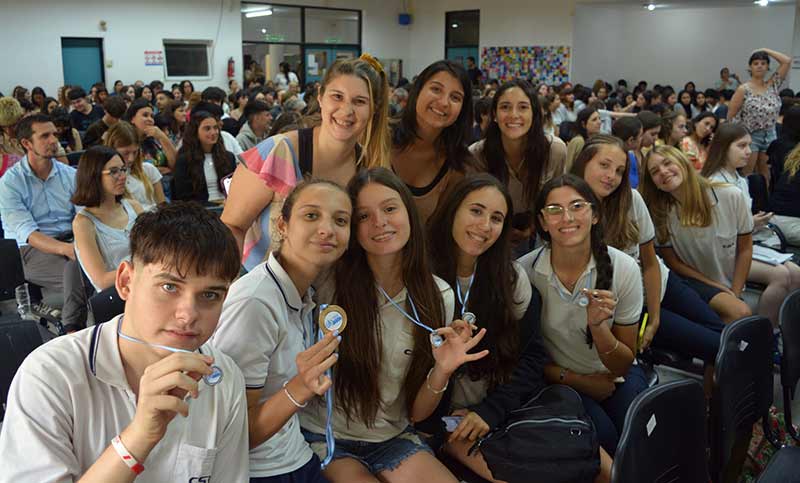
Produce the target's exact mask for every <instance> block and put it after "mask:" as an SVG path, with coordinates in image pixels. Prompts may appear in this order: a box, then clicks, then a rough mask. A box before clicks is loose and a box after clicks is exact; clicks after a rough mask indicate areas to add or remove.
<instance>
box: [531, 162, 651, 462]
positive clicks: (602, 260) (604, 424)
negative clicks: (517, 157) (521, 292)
mask: <svg viewBox="0 0 800 483" xmlns="http://www.w3.org/2000/svg"><path fill="white" fill-rule="evenodd" d="M534 213H535V214H536V231H537V234H538V235H539V236H540V237H542V239H543V240H544V242H545V246H544V247H542V248H540V249H538V250H535V251H533V252H531V253H529V254H527V255H525V256H524V257H522V258H520V259H519V262H520V264H522V266H523V267H524V268H525V270H526V272H527V274H528V278H529V279H530V281H531V283H532V284H533V286H534V287H536V289H537V290H538V291H539V293H540V294H541V296H542V315H541V320H542V335H543V336H544V345H545V348H546V349H547V352H548V353H549V355H550V360H551V361H552V362H550V363H549V364H547V365H546V366H545V378H546V380H547V381H548V382H550V383H558V384H566V385H568V386H571V387H572V388H574V389H575V390H577V391H578V392H579V393H580V394H581V398H582V399H583V403H584V406H585V407H586V410H587V412H588V413H589V416H591V418H592V420H593V421H594V424H595V427H596V428H597V433H598V436H599V439H600V445H601V446H602V447H603V448H604V449H605V450H606V451H607V452H608V453H609V454H611V455H613V454H614V452H615V451H616V446H617V443H618V440H619V434H620V432H621V430H622V425H623V422H624V420H625V413H626V412H627V410H628V407H629V406H630V404H631V402H633V399H634V398H635V397H636V395H637V394H639V393H640V392H641V391H643V390H644V389H645V388H646V387H647V383H646V381H645V377H644V373H643V372H642V370H641V368H639V366H635V365H633V360H634V354H635V351H636V336H637V332H638V325H639V315H640V313H641V309H642V304H643V298H642V282H641V280H642V275H641V271H640V270H639V267H638V265H637V264H636V261H635V260H634V259H633V258H631V257H630V256H628V255H626V254H625V253H624V252H622V251H620V250H617V249H616V248H613V247H609V246H607V245H606V244H605V241H604V238H603V224H602V217H601V211H600V201H599V200H598V199H597V197H596V196H595V195H594V193H593V192H592V189H591V188H590V187H589V185H588V184H586V182H585V181H584V180H582V179H581V178H579V177H577V176H575V175H571V174H567V175H563V176H560V177H558V178H554V179H552V180H550V181H549V182H547V183H546V184H545V185H544V187H543V188H542V190H541V191H540V192H539V196H538V197H537V199H536V203H535V211H534Z"/></svg>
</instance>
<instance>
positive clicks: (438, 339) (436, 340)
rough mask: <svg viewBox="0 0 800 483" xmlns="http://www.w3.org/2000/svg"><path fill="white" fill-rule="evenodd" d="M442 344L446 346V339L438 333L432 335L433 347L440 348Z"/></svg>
mask: <svg viewBox="0 0 800 483" xmlns="http://www.w3.org/2000/svg"><path fill="white" fill-rule="evenodd" d="M442 344H444V337H442V336H441V335H439V334H436V333H431V345H432V346H433V347H435V348H439V347H441V346H442Z"/></svg>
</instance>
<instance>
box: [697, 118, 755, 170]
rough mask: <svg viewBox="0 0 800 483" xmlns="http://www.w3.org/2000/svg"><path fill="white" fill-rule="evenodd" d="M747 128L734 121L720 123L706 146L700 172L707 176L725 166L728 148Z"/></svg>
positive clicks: (745, 134) (743, 134)
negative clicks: (705, 153)
mask: <svg viewBox="0 0 800 483" xmlns="http://www.w3.org/2000/svg"><path fill="white" fill-rule="evenodd" d="M747 134H748V132H747V129H746V128H745V127H744V126H743V125H741V124H738V123H735V122H726V123H722V124H720V126H719V128H718V129H717V132H716V133H715V134H714V139H713V140H712V141H711V146H710V147H709V148H708V158H707V159H706V162H705V164H703V169H702V170H701V171H700V174H701V175H702V176H703V177H705V178H708V177H710V176H711V175H712V174H714V173H716V172H717V171H719V170H721V169H723V168H725V165H727V164H728V150H729V149H730V147H731V144H733V143H735V142H736V141H738V140H739V139H741V138H743V137H745V136H747Z"/></svg>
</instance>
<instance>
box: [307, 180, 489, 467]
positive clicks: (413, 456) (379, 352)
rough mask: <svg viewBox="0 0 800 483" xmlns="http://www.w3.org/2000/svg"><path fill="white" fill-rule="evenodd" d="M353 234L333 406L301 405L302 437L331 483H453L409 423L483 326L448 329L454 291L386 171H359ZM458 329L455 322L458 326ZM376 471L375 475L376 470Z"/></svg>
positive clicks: (433, 399)
mask: <svg viewBox="0 0 800 483" xmlns="http://www.w3.org/2000/svg"><path fill="white" fill-rule="evenodd" d="M348 191H349V193H350V198H351V200H352V201H353V203H354V206H355V210H354V217H353V227H352V230H353V235H354V236H353V237H351V240H350V247H349V249H348V251H347V252H346V253H345V255H344V257H343V258H342V260H340V261H339V262H338V263H337V265H336V269H335V273H334V277H333V278H334V281H335V285H336V286H335V289H334V292H333V293H334V295H333V300H335V301H336V303H337V304H338V305H339V306H341V307H342V309H343V310H344V311H345V312H346V313H347V317H348V319H349V323H348V326H347V331H346V332H345V333H344V335H343V340H342V342H341V345H340V352H339V354H340V358H339V361H338V363H337V364H336V368H335V372H334V378H333V380H334V390H333V393H334V395H335V409H333V413H332V416H331V417H329V416H328V414H326V413H327V411H326V407H325V405H324V404H322V403H321V401H319V400H317V401H315V402H314V403H313V404H311V405H309V407H308V408H307V409H306V410H305V411H303V413H302V415H301V422H302V425H303V429H304V434H305V436H306V440H307V441H308V442H309V443H310V444H311V448H312V449H313V450H314V451H315V452H316V453H317V454H318V455H319V456H321V457H323V456H325V455H326V453H327V451H329V450H330V444H326V438H325V435H324V433H325V432H326V429H327V428H326V427H332V433H333V437H334V438H335V449H334V450H333V453H332V455H331V457H332V461H331V463H330V465H329V466H327V468H326V469H325V470H324V475H325V476H326V477H327V478H328V479H330V480H331V481H334V482H339V481H341V482H351V481H378V479H380V480H381V481H389V482H392V481H417V480H419V479H421V478H423V477H424V478H425V479H426V481H430V482H455V481H456V480H455V478H454V477H453V476H452V475H451V474H450V472H449V471H448V470H447V469H446V468H445V467H444V465H442V464H441V463H440V462H439V461H438V460H437V459H436V458H435V457H434V455H433V453H432V451H431V449H430V448H429V447H428V446H427V445H426V444H425V443H424V442H422V440H421V439H420V437H419V436H418V435H417V434H416V432H415V431H414V430H413V429H412V427H411V426H410V424H411V423H413V422H414V421H421V420H423V419H425V418H427V417H428V416H429V415H430V414H431V413H432V412H433V411H434V409H435V408H436V406H437V405H438V403H439V401H440V399H441V396H442V393H444V391H445V390H446V388H447V385H448V380H449V377H450V375H451V374H453V372H455V370H456V369H458V367H459V366H461V365H462V364H464V363H465V362H470V361H476V360H478V359H481V358H482V357H484V356H486V355H487V353H488V351H486V350H484V351H480V352H477V353H474V354H468V353H467V352H468V351H469V350H471V349H472V348H474V347H475V346H476V345H477V344H478V343H479V342H480V340H481V339H482V338H483V336H484V334H485V333H486V331H485V330H481V331H480V332H478V334H476V335H475V336H474V337H473V336H472V335H471V331H470V330H469V329H468V328H467V327H466V324H464V323H463V322H460V324H458V325H456V327H452V326H451V327H446V326H445V325H446V324H447V322H448V321H450V320H452V316H453V309H454V307H453V305H454V301H453V291H452V289H450V287H449V286H448V285H447V283H446V282H444V281H443V280H441V279H438V278H436V277H434V276H433V275H431V269H430V267H429V266H428V262H427V253H426V251H425V234H424V231H423V226H422V222H421V221H420V216H419V214H418V213H417V210H416V207H415V205H414V200H413V198H412V195H411V192H410V191H409V190H408V188H407V187H406V186H405V184H403V182H402V181H401V180H400V179H399V178H398V177H397V176H395V175H394V174H392V173H391V172H390V171H389V170H387V169H384V168H373V169H371V170H362V171H361V172H360V173H359V174H357V175H356V177H355V178H353V180H352V181H351V182H350V184H349V185H348ZM457 329H458V330H457ZM373 475H374V476H373Z"/></svg>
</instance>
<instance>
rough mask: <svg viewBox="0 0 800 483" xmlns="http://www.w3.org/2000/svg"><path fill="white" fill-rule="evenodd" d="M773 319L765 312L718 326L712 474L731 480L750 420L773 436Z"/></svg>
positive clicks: (771, 438) (738, 466)
mask: <svg viewBox="0 0 800 483" xmlns="http://www.w3.org/2000/svg"><path fill="white" fill-rule="evenodd" d="M772 389H773V376H772V324H771V323H770V321H769V320H768V319H767V318H765V317H760V316H751V317H745V318H743V319H739V320H737V321H734V322H733V323H731V324H729V325H727V326H725V329H724V330H723V331H722V339H721V341H720V348H719V352H718V353H717V360H716V368H715V371H714V393H713V396H712V409H711V465H710V469H711V477H712V480H713V481H715V482H722V481H724V482H727V481H736V479H737V477H738V474H739V472H740V470H741V465H742V463H743V462H744V457H745V455H746V452H747V445H748V444H749V441H750V437H751V436H752V430H753V424H755V423H756V421H758V419H759V418H762V423H763V424H764V434H765V436H767V438H768V439H769V441H770V442H773V444H774V441H775V438H774V436H773V433H772V431H771V429H770V428H769V427H768V425H767V422H768V419H767V418H766V417H765V416H766V415H767V413H768V412H769V408H770V406H771V405H772Z"/></svg>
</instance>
